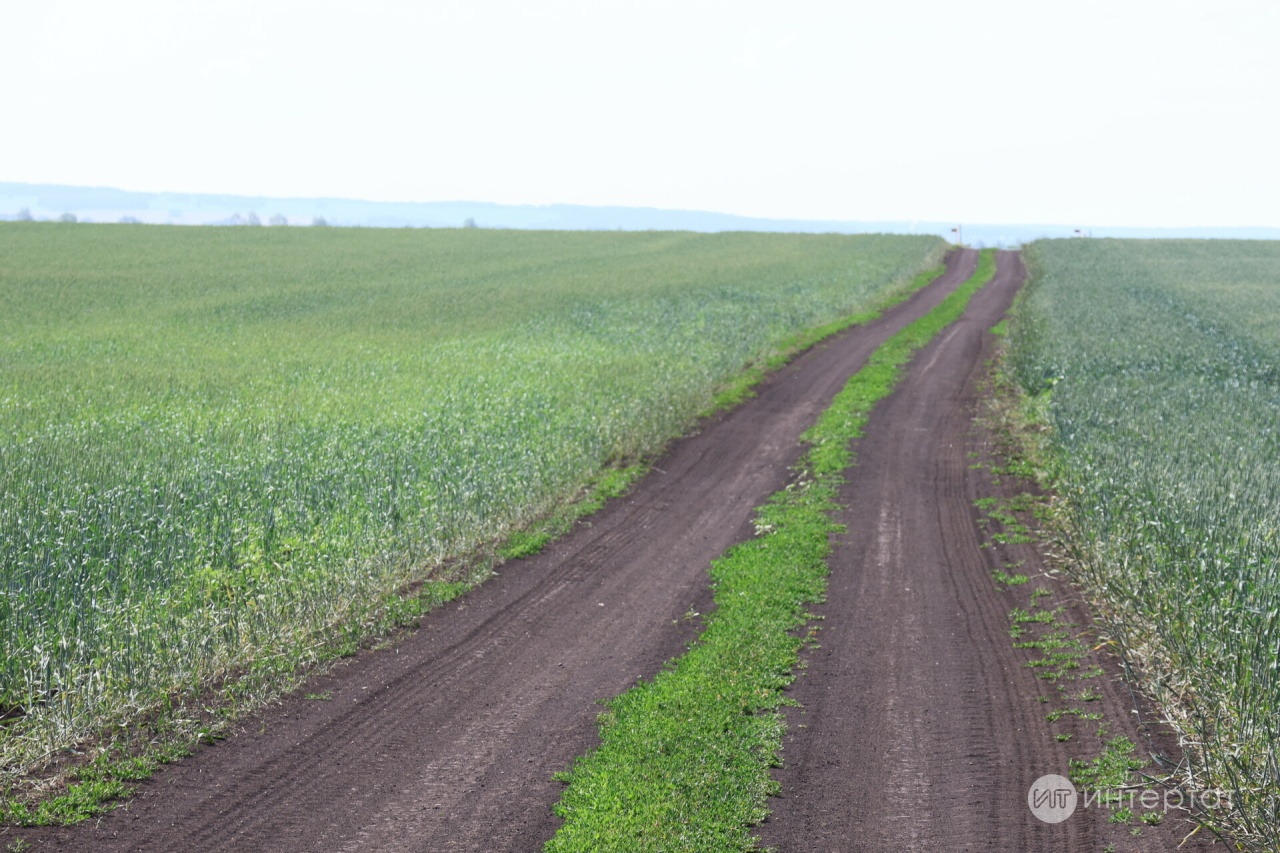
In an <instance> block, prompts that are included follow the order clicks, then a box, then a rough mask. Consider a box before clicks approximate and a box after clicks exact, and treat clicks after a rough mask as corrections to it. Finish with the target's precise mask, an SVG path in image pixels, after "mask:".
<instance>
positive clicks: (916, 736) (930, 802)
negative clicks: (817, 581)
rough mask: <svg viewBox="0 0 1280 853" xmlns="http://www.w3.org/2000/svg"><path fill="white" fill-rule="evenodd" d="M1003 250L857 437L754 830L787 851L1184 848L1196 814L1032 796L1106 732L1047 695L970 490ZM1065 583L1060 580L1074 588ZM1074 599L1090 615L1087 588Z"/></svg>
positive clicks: (1011, 272)
mask: <svg viewBox="0 0 1280 853" xmlns="http://www.w3.org/2000/svg"><path fill="white" fill-rule="evenodd" d="M997 262H998V268H997V274H996V277H995V279H994V280H993V281H992V283H991V284H989V285H987V287H986V288H984V289H983V290H982V291H980V292H979V293H978V294H976V295H975V296H974V298H973V300H972V301H971V302H970V305H969V308H968V310H967V311H966V313H965V316H964V317H963V318H962V319H961V320H959V321H958V322H957V323H955V324H954V325H953V326H952V327H951V328H950V329H948V330H947V331H946V332H945V333H943V334H942V335H939V336H938V338H937V339H935V340H934V341H933V342H931V343H930V344H929V346H928V347H926V348H925V349H924V350H923V351H922V352H921V353H920V354H919V355H918V356H917V357H916V359H915V361H914V363H913V365H912V367H911V369H910V370H909V372H908V375H907V377H906V378H905V379H904V380H903V382H902V383H901V384H900V385H899V386H898V389H897V390H896V391H895V393H894V394H893V395H891V396H890V397H889V398H887V399H886V400H884V401H883V402H882V403H881V405H880V406H879V407H878V408H877V410H876V411H875V413H874V414H873V415H872V418H871V421H870V423H869V425H868V427H867V430H866V433H865V435H864V437H863V438H862V439H860V440H859V441H858V442H857V445H856V450H857V454H858V456H857V464H856V465H855V466H854V467H853V468H852V469H850V471H849V472H848V473H847V475H846V476H847V478H848V482H847V484H846V485H845V486H844V487H843V488H842V490H841V498H840V502H841V503H842V504H844V505H845V506H846V507H847V509H845V510H844V511H842V512H841V513H840V518H839V519H838V520H839V521H841V522H842V523H844V524H846V525H847V530H846V531H845V532H844V533H843V534H841V535H840V537H839V539H838V541H837V544H836V549H835V551H834V553H833V554H832V557H831V560H830V566H831V578H830V586H829V595H828V599H827V601H826V602H825V603H824V604H823V605H821V606H819V607H816V608H814V612H815V613H817V614H820V615H821V616H823V617H824V621H822V622H821V623H820V625H821V630H820V632H819V634H818V642H819V643H820V647H819V648H818V649H816V650H814V651H812V652H811V653H810V654H809V655H808V656H807V661H808V669H807V670H806V671H805V672H804V674H803V676H802V677H801V678H799V679H797V681H796V682H795V684H794V685H793V687H792V688H791V691H790V693H791V696H792V698H794V699H796V700H797V701H798V702H799V703H800V707H799V708H791V709H788V711H787V717H788V722H789V732H788V735H787V737H786V738H785V745H784V750H783V760H784V762H785V766H784V767H783V768H781V769H779V770H778V771H776V772H775V778H776V779H778V780H779V782H780V783H781V785H782V794H781V796H780V797H779V798H775V799H773V800H772V801H771V802H770V807H771V808H772V811H773V813H772V815H771V816H770V817H769V818H768V820H767V821H766V822H765V823H764V824H763V825H762V827H761V832H760V836H761V841H762V843H763V844H764V845H765V846H769V847H776V848H777V849H778V850H780V851H781V853H801V851H821V852H822V853H830V851H862V850H866V851H930V853H934V851H944V850H945V851H962V850H1000V851H1014V850H1016V851H1044V853H1049V852H1050V851H1086V850H1087V851H1095V853H1101V851H1103V850H1104V849H1106V846H1107V845H1108V844H1113V843H1114V844H1115V845H1116V846H1115V847H1114V848H1112V849H1115V850H1118V851H1126V853H1127V851H1133V850H1166V849H1172V848H1173V847H1175V846H1177V844H1178V842H1179V841H1180V840H1181V839H1182V837H1183V836H1185V835H1186V833H1187V832H1188V831H1190V829H1191V827H1190V826H1188V825H1187V824H1185V823H1183V822H1182V821H1179V820H1177V819H1170V820H1167V821H1166V822H1165V824H1163V825H1161V826H1159V827H1154V828H1143V830H1142V834H1141V835H1140V836H1136V837H1135V836H1132V835H1131V834H1130V833H1129V832H1128V831H1127V829H1125V828H1123V827H1117V826H1116V825H1115V824H1108V823H1107V822H1106V817H1107V813H1106V812H1103V811H1102V810H1098V809H1095V810H1092V811H1084V812H1080V813H1077V814H1076V815H1074V816H1073V817H1071V818H1070V819H1068V820H1067V821H1065V822H1063V823H1059V824H1052V825H1051V824H1046V823H1042V822H1040V821H1039V820H1037V819H1036V818H1035V817H1034V816H1033V815H1032V813H1031V812H1030V810H1029V809H1028V807H1027V791H1028V789H1029V788H1030V787H1031V784H1032V782H1034V781H1035V780H1036V779H1037V778H1038V777H1040V776H1041V775H1043V774H1048V773H1058V774H1061V775H1064V776H1065V775H1067V770H1068V758H1069V757H1071V756H1079V755H1081V754H1082V753H1088V754H1089V755H1090V756H1091V755H1093V754H1096V752H1097V751H1096V749H1095V750H1093V751H1092V752H1089V750H1088V749H1082V748H1081V745H1082V741H1084V740H1085V735H1084V729H1083V727H1082V728H1081V732H1082V735H1080V736H1076V737H1075V740H1074V742H1073V743H1070V744H1068V743H1061V742H1058V741H1057V740H1055V737H1054V735H1055V732H1058V731H1061V728H1062V727H1061V726H1059V727H1058V728H1057V729H1054V728H1053V727H1052V726H1051V724H1050V723H1049V722H1048V721H1047V720H1046V716H1045V713H1046V711H1047V710H1049V707H1050V706H1048V705H1046V704H1042V703H1041V702H1038V701H1036V697H1038V696H1040V695H1043V694H1045V693H1047V692H1049V691H1050V690H1051V689H1052V688H1051V687H1050V686H1048V685H1046V684H1045V682H1043V681H1040V680H1038V679H1037V678H1036V677H1035V674H1034V673H1033V672H1032V671H1031V670H1029V669H1027V668H1026V667H1025V663H1026V662H1027V661H1028V660H1029V659H1030V658H1031V656H1032V654H1031V653H1030V652H1028V651H1026V650H1019V649H1015V648H1014V646H1013V642H1012V640H1011V639H1010V636H1009V633H1008V632H1009V627H1010V623H1009V617H1008V614H1009V611H1010V610H1011V609H1012V608H1013V607H1014V606H1015V604H1016V603H1018V602H1015V601H1014V600H1013V598H1011V597H1010V594H1008V593H1001V592H1000V591H998V590H997V588H996V585H995V584H994V583H993V582H992V579H991V575H990V572H991V571H992V570H993V569H1000V568H1003V563H1002V560H1004V559H1007V558H1008V556H1009V555H1010V551H1009V549H992V548H985V547H983V538H982V534H981V528H980V526H979V524H978V518H979V516H978V513H977V510H976V508H975V506H974V503H973V502H974V500H975V499H976V498H978V497H981V496H985V495H991V494H998V491H994V490H993V489H994V488H995V487H994V485H993V484H992V482H991V479H992V478H991V474H990V473H989V472H988V471H980V470H975V469H972V468H971V467H970V463H972V462H973V459H972V458H970V457H969V456H968V455H967V454H969V453H977V452H981V451H983V450H986V451H989V450H990V444H989V437H985V436H984V434H983V432H982V430H981V429H979V428H978V427H977V426H976V425H975V423H974V421H973V416H974V414H975V409H976V405H977V401H978V395H979V388H978V386H979V383H980V380H981V379H982V377H983V376H984V374H985V370H986V367H985V357H987V356H990V354H991V350H990V344H991V340H992V339H991V336H990V335H989V333H988V331H987V330H988V329H989V328H990V327H991V326H993V325H994V324H995V323H996V322H998V321H999V320H1000V318H1001V317H1002V316H1003V314H1004V312H1005V311H1006V309H1007V308H1008V306H1009V305H1010V303H1011V302H1012V299H1013V297H1014V295H1015V293H1016V291H1017V289H1018V287H1019V286H1020V285H1021V283H1022V280H1023V278H1024V275H1025V273H1024V271H1023V268H1022V264H1021V260H1020V258H1019V256H1018V255H1017V254H1015V253H1011V252H1001V253H999V254H998V255H997ZM1015 556H1016V557H1017V558H1019V559H1026V560H1027V564H1026V565H1025V566H1024V567H1023V568H1021V569H1019V571H1021V572H1023V573H1025V574H1028V575H1031V576H1033V577H1035V576H1037V575H1039V574H1040V573H1042V572H1043V571H1044V563H1043V559H1042V557H1041V555H1040V554H1039V552H1038V551H1037V550H1036V549H1035V548H1034V547H1032V546H1027V545H1024V546H1019V547H1018V549H1017V553H1016V555H1015ZM1038 580H1039V579H1038ZM1041 583H1042V584H1044V583H1046V582H1045V581H1043V580H1041ZM1056 588H1057V589H1058V590H1059V591H1060V595H1059V600H1061V599H1063V598H1066V597H1068V596H1071V595H1073V594H1072V593H1071V592H1070V590H1067V589H1066V588H1065V587H1062V586H1060V585H1059V586H1057V587H1056ZM1024 594H1025V593H1024ZM1023 606H1025V603H1024V605H1023ZM1074 618H1075V621H1076V622H1077V623H1079V624H1082V625H1087V624H1088V615H1087V613H1086V612H1084V611H1083V609H1081V608H1077V611H1076V612H1075V613H1074ZM1109 673H1110V676H1112V677H1106V678H1096V679H1093V680H1092V681H1090V682H1088V685H1089V686H1091V687H1093V688H1094V689H1095V690H1098V691H1100V692H1102V693H1103V694H1104V695H1103V698H1102V700H1101V701H1099V702H1098V703H1097V704H1098V705H1100V706H1101V708H1100V710H1104V711H1105V713H1106V716H1107V720H1108V722H1109V723H1110V726H1111V730H1112V732H1113V733H1114V734H1122V733H1128V734H1130V736H1131V737H1133V739H1134V741H1135V742H1137V743H1142V740H1141V739H1140V737H1139V735H1138V732H1137V730H1136V726H1135V725H1134V724H1133V722H1132V721H1133V716H1132V714H1131V707H1132V706H1131V705H1130V704H1129V703H1128V696H1127V694H1126V693H1125V690H1124V687H1123V685H1122V684H1119V683H1117V681H1116V679H1115V678H1114V677H1113V676H1114V675H1115V669H1114V667H1111V668H1110V669H1109ZM1082 686H1083V685H1082ZM1089 736H1091V732H1090V733H1089ZM1185 849H1196V848H1194V846H1193V845H1190V844H1189V845H1188V846H1187V848H1185Z"/></svg>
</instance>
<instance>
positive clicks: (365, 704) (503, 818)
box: [0, 250, 977, 853]
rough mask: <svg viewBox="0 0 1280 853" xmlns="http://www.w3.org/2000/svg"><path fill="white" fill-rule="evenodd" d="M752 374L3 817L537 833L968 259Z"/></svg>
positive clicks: (135, 838)
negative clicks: (575, 770) (312, 668)
mask: <svg viewBox="0 0 1280 853" xmlns="http://www.w3.org/2000/svg"><path fill="white" fill-rule="evenodd" d="M976 262H977V253H976V252H974V251H972V250H965V251H961V252H957V253H953V254H952V255H951V256H950V258H949V261H948V271H947V273H946V274H945V275H944V276H942V277H941V278H940V279H939V280H938V281H937V282H935V283H934V284H932V285H930V286H929V287H927V288H925V289H924V290H922V291H920V292H919V293H917V294H916V295H915V296H914V297H913V298H912V299H910V300H908V301H907V302H905V303H903V304H901V305H899V306H897V307H895V308H894V309H891V310H890V311H888V312H886V313H885V315H884V316H883V317H882V318H881V319H879V320H878V321H876V322H873V323H871V324H869V325H867V326H865V327H861V328H856V329H852V330H850V331H848V332H846V333H843V334H841V335H839V336H837V337H835V338H833V339H831V340H830V341H829V342H828V343H827V344H825V345H822V346H819V347H817V348H815V349H813V350H810V351H809V352H807V353H805V354H804V355H802V356H800V357H799V358H797V359H796V360H795V361H794V362H793V363H792V364H791V365H790V366H788V367H787V368H785V369H783V370H781V371H779V372H778V373H776V374H775V375H773V376H772V377H770V378H769V379H768V380H767V381H766V382H765V383H764V384H763V385H762V386H761V387H760V388H759V389H758V391H759V393H758V396H757V397H755V398H754V399H751V400H749V401H748V402H746V403H745V404H743V405H742V406H739V407H738V408H737V409H735V410H734V411H732V412H729V413H727V414H725V415H722V416H719V417H717V418H714V419H712V420H710V421H708V422H706V423H704V424H702V425H701V429H700V432H699V433H698V434H696V435H693V436H691V437H688V438H685V439H682V440H680V441H678V442H676V443H675V444H674V445H673V446H672V448H671V450H670V452H669V453H668V454H667V455H666V456H665V457H664V458H663V459H662V460H660V461H659V462H658V463H657V465H656V467H655V469H654V470H653V472H652V473H650V474H649V475H648V476H647V477H645V478H644V479H643V480H642V481H641V482H640V483H638V484H637V485H636V487H635V488H634V489H633V490H632V492H631V493H630V494H629V495H628V496H626V497H624V498H622V499H619V500H615V501H611V502H610V503H609V505H608V506H606V508H605V509H604V510H603V511H602V512H600V513H598V514H597V515H595V516H593V517H592V518H591V519H590V520H589V521H588V522H585V523H583V524H581V525H579V527H578V528H577V529H576V530H575V531H574V532H573V533H571V534H570V535H568V536H566V537H565V538H563V539H561V540H560V541H558V542H556V543H554V544H553V545H551V546H549V547H548V548H547V549H546V550H545V551H543V552H542V553H541V554H539V555H537V556H535V557H533V558H530V559H528V560H523V561H518V562H514V563H509V564H507V565H506V566H505V567H503V569H502V571H501V574H500V576H499V577H496V578H493V579H492V580H490V581H489V582H487V583H485V584H484V585H482V586H481V587H479V588H478V589H476V590H474V591H472V592H471V593H469V594H468V595H466V596H464V597H463V598H461V599H460V600H458V601H455V602H453V603H451V604H449V605H446V606H445V607H443V608H441V609H440V610H438V611H436V612H433V613H431V614H428V615H427V616H426V617H425V618H424V619H423V620H422V628H421V630H419V631H417V632H416V633H415V634H413V635H412V636H410V637H408V638H407V639H406V640H405V641H404V642H402V643H400V644H399V645H398V646H397V647H396V648H394V649H388V650H384V651H379V652H374V653H366V654H362V655H361V656H359V657H358V658H357V659H355V660H353V661H351V662H350V663H348V664H347V665H344V666H341V667H339V668H337V669H336V670H334V671H332V672H331V673H330V674H328V675H325V676H322V677H317V678H316V679H314V680H313V681H312V682H311V683H309V684H308V685H307V686H306V687H305V688H304V689H303V690H302V691H300V694H299V696H301V695H303V694H307V693H312V694H329V695H330V696H331V699H330V701H314V700H306V699H302V698H293V699H291V700H289V701H287V702H285V703H284V704H283V705H282V706H281V707H279V708H276V709H273V710H272V711H271V712H270V713H268V714H266V715H265V716H264V717H261V718H259V719H256V720H253V721H251V722H250V723H249V724H248V725H246V726H245V730H244V731H242V732H240V733H238V734H236V735H235V736H233V737H231V738H229V739H228V740H226V741H224V742H222V743H220V744H219V745H217V746H212V747H206V748H204V749H201V750H200V751H199V752H198V753H197V754H196V755H195V756H193V757H192V758H189V759H187V760H184V761H182V762H180V763H179V764H177V765H173V766H170V767H168V768H166V769H165V770H164V771H163V772H161V773H159V774H158V775H157V776H156V777H155V778H153V779H152V780H150V781H149V782H146V783H144V784H143V785H142V786H141V787H140V788H139V791H138V795H137V796H136V797H135V798H134V799H133V800H132V801H131V802H130V803H129V804H128V805H127V807H124V808H121V809H119V810H117V811H115V812H113V813H110V814H108V815H107V816H105V817H104V818H103V819H101V820H100V821H96V822H89V823H85V824H81V825H79V826H75V827H69V828H57V829H23V830H20V831H14V830H9V833H10V834H9V835H6V836H4V837H3V838H0V840H3V841H5V842H6V843H7V841H8V838H10V837H13V836H14V835H17V834H20V835H21V836H22V837H24V838H25V839H27V840H28V841H30V842H32V843H33V845H34V846H33V848H32V849H33V851H43V850H61V851H95V853H96V851H102V852H103V853H106V851H157V853H159V851H164V853H171V851H183V853H200V852H201V851H231V850H236V851H249V853H256V851H271V853H290V851H297V853H319V851H324V853H330V851H333V853H337V851H345V850H353V851H354V850H368V851H379V853H384V852H385V853H389V851H447V850H468V851H485V853H490V852H491V851H492V853H499V851H533V850H539V849H541V846H542V844H543V842H545V841H546V840H547V839H548V838H550V837H551V835H552V834H554V832H555V830H556V828H557V826H558V823H559V821H558V819H556V818H555V817H554V816H553V815H552V813H551V806H552V805H553V804H554V803H555V802H556V800H557V799H558V798H559V795H560V791H561V789H562V785H561V784H560V783H557V782H554V781H552V778H551V777H552V774H554V773H556V772H558V771H561V770H565V769H567V768H568V767H569V765H570V763H571V762H572V760H573V758H574V757H575V756H577V755H580V754H581V753H583V752H585V751H586V750H587V749H589V748H590V747H592V746H593V745H594V744H595V743H596V741H597V737H596V714H597V712H598V711H599V706H598V705H597V704H596V701H597V700H600V699H605V698H608V697H611V696H614V695H616V694H618V693H620V692H622V691H624V690H626V689H627V688H628V687H630V686H632V685H633V684H634V683H635V680H636V678H637V677H639V676H646V677H650V676H652V675H654V674H655V673H656V672H657V671H658V670H659V669H660V667H661V666H662V664H663V662H665V661H666V660H668V659H670V658H672V657H674V656H676V655H678V654H680V653H681V652H683V651H684V648H685V645H686V643H687V642H688V641H689V639H690V638H691V637H692V636H693V634H694V632H695V631H696V629H697V625H696V621H695V620H692V619H686V618H684V617H685V614H686V613H688V612H690V611H695V612H702V611H704V610H705V609H706V608H707V606H709V604H710V594H709V591H708V589H707V584H708V579H707V574H706V570H707V567H708V565H709V563H710V561H711V560H712V558H714V557H716V556H718V555H719V554H720V553H721V552H723V551H724V550H725V549H726V548H728V547H729V546H730V545H732V544H733V543H734V542H737V541H740V540H742V539H745V538H747V537H749V536H751V535H752V533H753V530H752V527H751V524H750V518H751V514H752V509H753V508H754V507H755V506H757V505H759V504H761V503H763V502H764V500H765V498H766V497H768V495H770V494H772V493H773V492H775V491H777V490H778V489H780V488H782V486H783V485H785V483H786V481H787V477H788V470H787V469H788V466H789V465H790V464H791V463H792V462H794V461H795V459H796V457H797V456H798V454H799V450H800V448H799V436H800V433H801V432H802V431H803V430H804V429H806V428H807V427H808V426H809V425H810V424H812V423H813V421H814V420H815V419H816V417H817V415H818V413H819V412H821V411H822V410H823V409H824V408H825V407H826V406H827V405H828V403H829V402H830V400H831V398H832V396H833V395H834V394H835V393H836V391H838V390H839V389H840V388H841V387H842V386H843V384H844V382H845V380H846V379H847V378H848V377H849V376H850V375H851V374H852V373H853V372H855V371H856V370H857V369H858V368H859V367H860V366H861V364H862V363H863V361H864V360H865V359H866V357H867V356H868V355H869V354H870V353H871V352H872V351H873V350H874V349H875V347H876V346H878V345H879V344H880V343H881V342H882V341H884V340H885V338H887V337H888V336H889V335H890V334H892V333H893V332H894V331H896V330H897V329H899V328H901V327H902V326H904V325H905V324H907V323H909V322H910V321H912V320H914V319H916V318H917V317H919V316H921V315H923V314H924V313H926V312H927V311H928V310H929V309H930V308H932V307H933V306H934V305H936V304H937V302H938V301H939V300H941V298H942V297H943V296H945V295H946V294H947V293H948V292H950V291H951V290H952V289H954V287H955V286H956V285H958V284H959V283H960V282H961V281H963V280H964V279H965V278H966V277H967V276H968V275H969V274H970V272H971V271H972V270H973V268H974V265H975V264H976Z"/></svg>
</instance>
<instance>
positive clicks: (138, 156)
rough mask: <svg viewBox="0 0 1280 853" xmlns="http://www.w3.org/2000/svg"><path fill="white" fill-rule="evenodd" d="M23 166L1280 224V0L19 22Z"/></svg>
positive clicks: (181, 181) (961, 214) (7, 176)
mask: <svg viewBox="0 0 1280 853" xmlns="http://www.w3.org/2000/svg"><path fill="white" fill-rule="evenodd" d="M6 17H7V19H8V21H7V23H8V26H7V27H6V28H5V32H4V33H3V34H0V45H3V48H4V52H5V56H6V58H7V60H8V65H9V68H10V76H9V78H8V79H9V85H8V86H7V87H6V98H5V101H6V104H5V118H6V129H5V132H4V133H3V134H0V163H2V164H3V167H2V168H0V181H22V182H30V183H55V184H71V185H82V186H111V187H117V188H121V189H127V190H141V191H173V192H192V193H199V192H202V193H224V194H239V195H252V196H276V197H334V198H354V199H368V200H375V201H439V200H463V199H465V200H475V201H488V202H498V203H504V204H553V203H566V204H584V205H617V206H639V207H657V208H666V209H685V210H707V211H720V212H725V213H733V214H738V215H743V216H756V217H768V218H791V219H827V220H908V221H910V220H937V221H941V220H956V221H965V222H1008V223H1050V222H1064V223H1065V222H1075V223H1082V224H1083V223H1092V224H1097V225H1118V226H1239V225H1256V226H1280V213H1278V212H1277V206H1276V204H1275V199H1276V198H1278V197H1280V169H1277V167H1276V157H1275V154H1274V142H1273V140H1274V138H1275V135H1276V130H1277V129H1278V126H1280V119H1278V118H1277V116H1278V115H1280V110H1277V107H1278V106H1280V104H1277V100H1280V96H1278V95H1277V92H1276V87H1275V81H1277V80H1280V52H1277V51H1275V50H1274V46H1275V45H1276V44H1277V43H1280V4H1275V3H1273V2H1264V0H1225V2H1221V3H1216V4H1212V5H1206V4H1199V3H1190V2H1181V0H1175V2H1168V0H1165V2H1151V0H1133V2H1124V3H1114V2H1099V0H1082V2H1072V3H1065V2H1058V3H1052V4H1027V3H1017V2H1007V1H1006V0H982V2H972V3H954V2H953V3H942V2H936V0H924V1H923V2H917V3H912V4H899V5H891V4H879V3H868V2H855V3H801V4H798V5H794V6H791V7H789V8H788V9H786V10H782V9H779V8H776V7H775V6H774V4H766V3H762V2H720V0H714V2H712V0H696V2H690V0H685V2H679V3H677V2H668V0H655V2H651V3H646V4H618V3H608V4H602V3H586V2H567V0H555V1H554V2H539V3H533V4H531V3H515V2H510V0H472V2H467V3H461V2H448V3H445V2H430V3H421V4H415V3H403V2H402V3H396V2H370V3H365V4H361V6H360V7H359V8H358V9H356V7H351V6H347V5H346V4H338V3H333V2H308V3H301V2H294V0H254V2H249V0H226V2H223V3H220V4H200V5H198V6H197V5H195V4H171V3H161V2H145V0H123V1H122V2H120V3H115V4H105V5H104V4H94V3H89V2H83V0H68V1H67V2H58V0H54V2H49V3H45V4H27V5H24V6H19V7H15V8H12V9H10V10H7V15H6Z"/></svg>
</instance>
